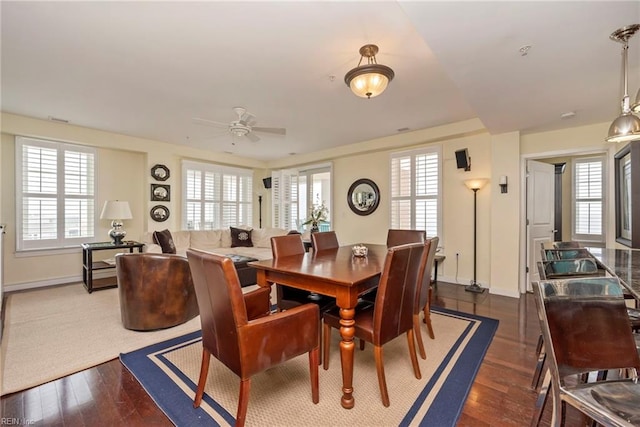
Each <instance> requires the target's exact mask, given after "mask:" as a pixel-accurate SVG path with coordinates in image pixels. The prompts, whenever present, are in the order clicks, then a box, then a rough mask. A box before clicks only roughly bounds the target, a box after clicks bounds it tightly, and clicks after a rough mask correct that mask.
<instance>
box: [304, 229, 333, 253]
mask: <svg viewBox="0 0 640 427" xmlns="http://www.w3.org/2000/svg"><path fill="white" fill-rule="evenodd" d="M311 246H312V247H313V250H314V251H316V252H317V251H324V250H327V249H338V248H339V247H340V244H339V243H338V236H337V235H336V232H335V231H319V232H316V233H311Z"/></svg>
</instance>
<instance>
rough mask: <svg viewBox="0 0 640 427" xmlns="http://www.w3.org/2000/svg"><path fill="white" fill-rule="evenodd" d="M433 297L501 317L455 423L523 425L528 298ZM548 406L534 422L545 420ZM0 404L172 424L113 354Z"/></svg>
mask: <svg viewBox="0 0 640 427" xmlns="http://www.w3.org/2000/svg"><path fill="white" fill-rule="evenodd" d="M434 296H435V298H434V302H433V305H437V306H441V307H446V308H451V309H453V310H458V311H462V312H466V313H475V314H478V315H482V316H487V317H491V318H494V319H498V320H499V321H500V325H499V327H498V330H497V332H496V335H495V337H494V339H493V342H492V343H491V346H490V347H489V350H488V352H487V354H486V356H485V358H484V361H483V363H482V366H481V367H480V370H479V372H478V375H477V377H476V379H475V382H474V383H473V387H472V388H471V391H470V393H469V397H468V399H467V402H466V404H465V406H464V409H463V412H462V415H461V416H460V420H459V422H458V426H462V427H464V426H469V427H481V426H523V425H528V424H529V421H530V419H531V414H532V412H533V405H534V401H535V397H536V394H535V392H534V391H533V390H531V388H530V384H531V378H532V374H533V369H534V366H535V348H536V343H537V340H538V336H539V333H540V328H539V325H538V319H537V316H536V312H535V304H534V301H533V296H532V295H524V296H522V298H520V299H515V298H507V297H502V296H498V295H490V294H488V293H485V294H472V293H469V292H466V293H465V292H464V290H463V287H462V286H459V285H452V284H448V283H443V282H440V283H439V284H438V286H437V290H436V293H435V294H434ZM474 300H475V301H476V303H474V302H473V301H474ZM435 333H436V339H437V334H438V331H437V330H436V331H435ZM425 344H427V345H428V341H427V342H426V343H425ZM547 406H550V405H547ZM548 409H549V408H547V410H546V411H545V414H544V416H543V420H542V423H541V425H549V422H550V421H549V420H550V411H549V410H548ZM1 410H2V413H1V417H2V423H1V424H2V425H29V424H32V425H47V426H48V425H52V426H138V425H140V426H143V425H144V426H150V425H154V426H171V425H173V424H172V423H171V422H170V421H169V420H168V419H167V418H166V416H165V415H164V414H163V413H162V411H160V409H159V408H158V407H157V406H156V405H155V404H154V402H153V400H151V398H150V397H149V396H148V395H147V393H146V392H145V391H144V389H143V388H142V387H141V386H140V384H139V383H138V382H137V380H136V379H135V378H134V377H133V376H132V375H131V374H130V373H129V371H128V370H127V369H126V368H125V367H124V366H122V364H121V363H120V361H119V360H118V359H115V360H112V361H110V362H107V363H103V364H101V365H98V366H96V367H94V368H91V369H87V370H85V371H82V372H78V373H76V374H73V375H70V376H68V377H64V378H61V379H58V380H56V381H52V382H50V383H47V384H44V385H41V386H39V387H34V388H32V389H29V390H25V391H22V392H18V393H13V394H10V395H7V396H3V397H2V399H1ZM566 425H567V426H579V425H585V420H584V419H583V417H581V416H580V415H579V414H577V413H576V412H575V411H571V410H569V411H568V417H567V422H566Z"/></svg>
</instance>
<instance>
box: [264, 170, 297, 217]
mask: <svg viewBox="0 0 640 427" xmlns="http://www.w3.org/2000/svg"><path fill="white" fill-rule="evenodd" d="M298 196H299V192H298V174H297V172H296V171H293V170H280V171H275V172H273V173H272V175H271V206H272V209H271V214H272V215H271V218H272V224H273V227H277V228H284V229H287V230H294V229H297V228H298V223H299V221H300V218H299V216H298V203H299V201H298Z"/></svg>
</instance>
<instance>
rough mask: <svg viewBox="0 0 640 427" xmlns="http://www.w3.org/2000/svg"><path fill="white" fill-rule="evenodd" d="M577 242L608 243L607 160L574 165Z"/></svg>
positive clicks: (574, 226)
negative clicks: (604, 194)
mask: <svg viewBox="0 0 640 427" xmlns="http://www.w3.org/2000/svg"><path fill="white" fill-rule="evenodd" d="M573 169H574V175H573V178H574V179H573V189H574V218H573V220H574V225H573V230H574V232H573V236H572V238H573V240H578V241H597V242H604V223H603V219H604V218H603V217H604V211H603V209H604V197H603V188H604V187H603V185H604V158H603V157H597V158H581V159H576V160H574V163H573Z"/></svg>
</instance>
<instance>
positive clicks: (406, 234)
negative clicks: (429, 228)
mask: <svg viewBox="0 0 640 427" xmlns="http://www.w3.org/2000/svg"><path fill="white" fill-rule="evenodd" d="M426 239H427V233H426V232H425V231H424V230H401V229H394V228H390V229H389V231H387V247H388V248H390V247H392V246H398V245H406V244H407V243H424V241H425V240H426Z"/></svg>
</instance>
